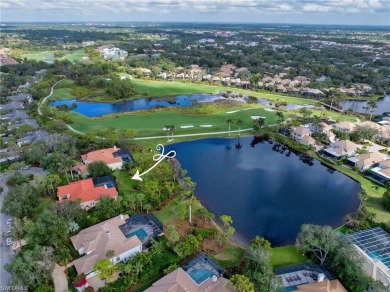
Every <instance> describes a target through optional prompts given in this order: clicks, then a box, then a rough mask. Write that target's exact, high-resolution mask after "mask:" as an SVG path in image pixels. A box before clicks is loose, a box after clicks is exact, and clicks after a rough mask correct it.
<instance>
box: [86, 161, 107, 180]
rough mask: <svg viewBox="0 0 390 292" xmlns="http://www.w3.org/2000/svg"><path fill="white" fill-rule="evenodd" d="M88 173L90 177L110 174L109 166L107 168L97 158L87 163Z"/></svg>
mask: <svg viewBox="0 0 390 292" xmlns="http://www.w3.org/2000/svg"><path fill="white" fill-rule="evenodd" d="M87 169H88V173H89V175H90V176H92V177H98V176H105V175H110V174H111V173H112V170H111V168H109V167H108V166H107V165H106V164H105V163H104V162H103V161H100V160H97V161H93V162H91V163H89V164H88V165H87Z"/></svg>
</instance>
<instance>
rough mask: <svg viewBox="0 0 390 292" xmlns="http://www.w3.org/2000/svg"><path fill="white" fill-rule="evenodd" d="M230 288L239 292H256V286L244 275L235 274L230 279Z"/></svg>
mask: <svg viewBox="0 0 390 292" xmlns="http://www.w3.org/2000/svg"><path fill="white" fill-rule="evenodd" d="M229 280H230V281H229V283H228V287H229V288H230V289H232V290H233V291H237V292H255V285H254V284H253V283H252V282H251V280H249V278H247V277H245V276H244V275H240V274H235V275H233V276H231V277H230V279H229Z"/></svg>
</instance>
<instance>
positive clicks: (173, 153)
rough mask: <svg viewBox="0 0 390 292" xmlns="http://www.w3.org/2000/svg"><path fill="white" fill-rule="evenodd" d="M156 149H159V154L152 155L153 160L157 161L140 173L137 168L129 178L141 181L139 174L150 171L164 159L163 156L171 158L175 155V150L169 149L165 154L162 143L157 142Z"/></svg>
mask: <svg viewBox="0 0 390 292" xmlns="http://www.w3.org/2000/svg"><path fill="white" fill-rule="evenodd" d="M156 149H157V151H161V154H155V155H153V160H154V161H157V162H156V163H155V164H154V165H153V166H152V167H151V168H149V169H148V170H146V171H144V172H143V173H141V174H140V173H139V170H138V169H137V172H136V173H135V175H134V176H133V177H132V178H131V179H134V180H139V181H142V178H141V176H143V175H144V174H147V173H148V172H149V171H151V170H152V169H153V168H155V167H156V166H157V165H158V164H159V163H160V162H161V161H163V160H164V158H169V159H171V158H173V157H175V156H176V152H175V150H171V151H169V152H168V153H167V154H164V146H163V145H162V144H158V145H157V146H156Z"/></svg>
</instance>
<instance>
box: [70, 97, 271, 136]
mask: <svg viewBox="0 0 390 292" xmlns="http://www.w3.org/2000/svg"><path fill="white" fill-rule="evenodd" d="M206 107H207V109H206V110H207V111H208V112H209V114H198V115H197V114H191V111H192V110H191V109H190V108H186V109H184V108H183V109H178V108H176V109H168V108H165V109H164V110H154V111H148V112H136V113H135V112H134V113H126V114H119V115H118V116H117V117H115V116H109V117H105V118H99V119H94V118H88V117H86V116H83V115H81V114H77V113H74V112H71V113H69V115H70V117H71V119H72V122H73V123H72V125H71V126H72V127H73V128H75V129H76V130H79V131H81V132H85V133H88V132H95V131H99V130H104V129H108V128H109V127H114V128H116V129H134V130H136V131H138V134H137V137H148V136H165V135H166V131H165V130H163V128H164V126H165V125H175V127H176V130H175V131H174V135H180V134H193V133H208V132H220V131H227V130H228V124H227V123H226V120H227V119H229V118H230V119H232V120H233V121H234V124H232V125H231V130H238V125H237V124H236V122H237V121H238V120H242V121H243V124H242V125H241V129H245V128H252V127H253V122H252V119H251V116H264V117H266V123H267V124H274V123H276V116H275V112H270V111H266V110H264V109H263V108H261V107H260V106H257V105H256V106H253V105H246V104H245V105H242V106H236V107H231V108H222V109H221V108H219V106H218V105H215V104H214V105H206ZM187 112H188V113H187ZM194 112H195V110H194ZM227 112H232V113H227ZM186 125H187V126H190V125H191V126H194V127H190V128H180V126H186ZM201 125H212V127H201Z"/></svg>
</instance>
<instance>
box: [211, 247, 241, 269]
mask: <svg viewBox="0 0 390 292" xmlns="http://www.w3.org/2000/svg"><path fill="white" fill-rule="evenodd" d="M244 253H245V249H244V248H242V247H241V246H239V245H236V244H234V243H229V244H228V245H227V246H226V247H225V248H224V249H223V250H222V252H221V253H219V254H217V255H215V256H213V258H214V259H215V260H216V261H217V263H218V264H220V265H221V266H222V267H233V266H235V267H238V266H239V265H240V262H241V259H242V257H243V256H244Z"/></svg>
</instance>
